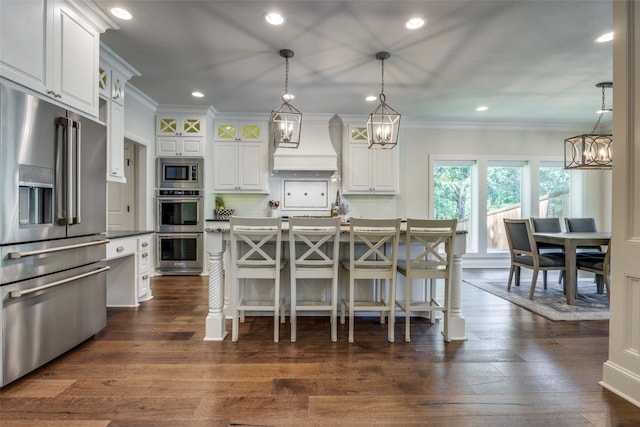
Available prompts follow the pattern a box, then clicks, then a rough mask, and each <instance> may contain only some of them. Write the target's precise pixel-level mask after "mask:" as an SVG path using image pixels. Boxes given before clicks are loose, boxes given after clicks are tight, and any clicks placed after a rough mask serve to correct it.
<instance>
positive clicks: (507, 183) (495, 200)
mask: <svg viewBox="0 0 640 427" xmlns="http://www.w3.org/2000/svg"><path fill="white" fill-rule="evenodd" d="M524 166H525V163H523V162H516V163H513V162H491V163H489V166H488V168H487V249H488V250H492V249H508V248H509V243H508V242H507V236H506V233H505V231H504V218H522V216H523V214H522V212H523V209H522V200H523V197H522V184H523V183H522V176H523V170H524Z"/></svg>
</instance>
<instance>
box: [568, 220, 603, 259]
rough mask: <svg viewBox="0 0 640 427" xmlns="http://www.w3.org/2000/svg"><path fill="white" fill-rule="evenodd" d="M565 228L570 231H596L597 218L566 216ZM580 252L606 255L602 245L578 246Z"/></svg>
mask: <svg viewBox="0 0 640 427" xmlns="http://www.w3.org/2000/svg"><path fill="white" fill-rule="evenodd" d="M564 224H565V228H566V229H567V232H568V233H584V232H596V231H598V227H597V226H596V220H595V219H593V218H565V219H564ZM577 250H578V252H592V255H595V256H601V257H604V252H603V251H602V248H601V247H600V246H578V248H577Z"/></svg>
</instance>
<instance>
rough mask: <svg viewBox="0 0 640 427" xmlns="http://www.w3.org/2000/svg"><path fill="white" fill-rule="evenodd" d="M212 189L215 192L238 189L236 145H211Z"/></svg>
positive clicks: (227, 143) (231, 143)
mask: <svg viewBox="0 0 640 427" xmlns="http://www.w3.org/2000/svg"><path fill="white" fill-rule="evenodd" d="M213 158H214V168H213V188H214V190H217V191H235V190H236V189H237V187H238V184H237V183H238V180H237V167H238V144H237V143H235V142H216V143H214V144H213Z"/></svg>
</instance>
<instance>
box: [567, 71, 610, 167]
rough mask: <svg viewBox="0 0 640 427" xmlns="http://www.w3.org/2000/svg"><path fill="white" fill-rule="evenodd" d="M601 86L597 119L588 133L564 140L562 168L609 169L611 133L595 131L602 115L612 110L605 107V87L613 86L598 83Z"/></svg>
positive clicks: (607, 83)
mask: <svg viewBox="0 0 640 427" xmlns="http://www.w3.org/2000/svg"><path fill="white" fill-rule="evenodd" d="M596 87H599V88H602V108H601V109H600V111H598V114H599V116H598V121H597V122H596V124H595V126H594V127H593V130H592V131H591V133H589V134H583V135H577V136H574V137H571V138H567V139H565V140H564V168H565V169H611V166H612V164H613V159H612V156H611V145H612V143H613V137H612V135H611V134H601V133H596V130H597V129H598V126H599V125H600V121H601V120H602V116H604V114H605V113H608V112H611V111H613V109H611V108H606V107H605V102H604V101H605V96H604V95H605V93H604V92H605V89H606V88H611V87H613V83H612V82H602V83H598V84H597V85H596Z"/></svg>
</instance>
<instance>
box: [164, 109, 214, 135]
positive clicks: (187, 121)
mask: <svg viewBox="0 0 640 427" xmlns="http://www.w3.org/2000/svg"><path fill="white" fill-rule="evenodd" d="M204 124H205V119H204V116H200V115H195V114H188V115H180V114H158V115H157V116H156V136H204V133H205V125H204Z"/></svg>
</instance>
